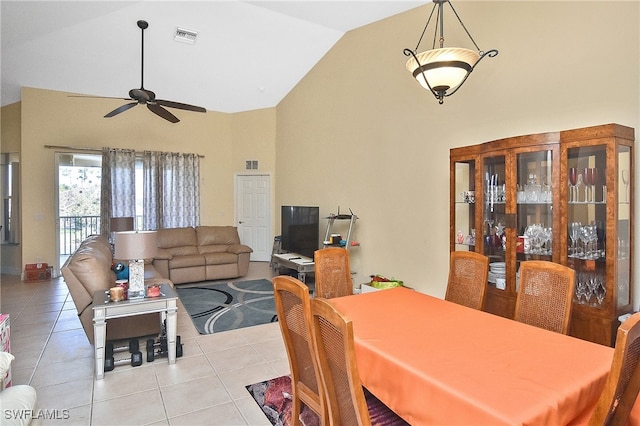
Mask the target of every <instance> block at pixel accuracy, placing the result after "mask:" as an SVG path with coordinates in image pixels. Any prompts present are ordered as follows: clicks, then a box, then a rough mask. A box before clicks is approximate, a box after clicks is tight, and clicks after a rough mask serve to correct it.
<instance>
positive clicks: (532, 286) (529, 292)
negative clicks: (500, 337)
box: [513, 260, 575, 334]
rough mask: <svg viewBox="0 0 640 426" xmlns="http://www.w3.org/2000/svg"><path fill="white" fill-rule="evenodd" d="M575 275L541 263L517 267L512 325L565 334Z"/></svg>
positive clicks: (561, 267) (550, 263) (536, 261)
mask: <svg viewBox="0 0 640 426" xmlns="http://www.w3.org/2000/svg"><path fill="white" fill-rule="evenodd" d="M574 287H575V271H574V270H573V269H571V268H569V267H568V266H564V265H560V264H558V263H554V262H548V261H544V260H528V261H525V262H521V263H520V289H519V291H518V295H517V298H516V309H515V315H514V318H513V319H515V320H516V321H519V322H523V323H525V324H530V325H534V326H536V327H540V328H544V329H547V330H550V331H555V332H557V333H562V334H567V333H568V332H569V321H570V319H571V308H572V305H573V303H572V300H573V290H574Z"/></svg>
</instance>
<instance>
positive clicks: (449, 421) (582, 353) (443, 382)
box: [329, 287, 640, 426]
mask: <svg viewBox="0 0 640 426" xmlns="http://www.w3.org/2000/svg"><path fill="white" fill-rule="evenodd" d="M329 302H330V303H331V304H332V305H333V306H335V307H336V309H337V310H338V311H340V312H341V313H342V314H344V315H345V316H346V317H348V318H349V319H351V320H352V322H353V332H354V341H355V350H356V360H357V365H358V371H359V375H360V379H361V381H362V384H363V386H364V387H366V388H367V389H368V390H369V391H370V392H371V393H373V394H374V395H375V396H376V397H377V398H378V399H380V401H382V402H383V403H384V404H385V405H387V406H388V407H389V408H391V409H392V410H393V411H394V412H396V413H397V414H398V415H399V416H400V417H402V418H403V419H404V420H406V421H407V422H408V423H410V424H412V425H492V426H493V425H578V424H587V423H588V420H589V418H590V416H591V413H592V412H593V410H594V408H595V404H596V402H597V400H598V398H599V396H600V394H601V392H602V390H603V388H604V384H605V381H606V378H607V376H608V373H609V370H610V368H611V361H612V359H613V348H611V347H608V346H603V345H599V344H596V343H593V342H589V341H586V340H581V339H578V338H575V337H571V336H567V335H564V334H560V333H555V332H551V331H548V330H544V329H541V328H537V327H534V326H531V325H527V324H524V323H520V322H517V321H514V320H512V319H509V318H503V317H500V316H497V315H493V314H490V313H487V312H483V311H479V310H475V309H471V308H468V307H465V306H461V305H458V304H455V303H453V302H449V301H446V300H443V299H440V298H437V297H434V296H430V295H427V294H425V293H422V292H419V291H416V290H412V289H409V288H404V287H398V288H392V289H386V290H380V291H375V292H370V293H366V294H354V295H351V296H345V297H339V298H333V299H329ZM638 406H639V404H637V403H636V406H635V407H634V409H633V412H632V415H631V419H630V424H639V423H640V422H638V420H639V419H640V409H638Z"/></svg>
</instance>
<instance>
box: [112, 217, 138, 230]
mask: <svg viewBox="0 0 640 426" xmlns="http://www.w3.org/2000/svg"><path fill="white" fill-rule="evenodd" d="M109 230H110V231H111V232H122V231H133V218H132V217H112V218H111V220H110V221H109Z"/></svg>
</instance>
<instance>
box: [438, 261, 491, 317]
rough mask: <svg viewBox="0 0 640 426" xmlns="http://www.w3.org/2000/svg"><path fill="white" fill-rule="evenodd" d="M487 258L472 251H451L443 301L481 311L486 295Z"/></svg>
mask: <svg viewBox="0 0 640 426" xmlns="http://www.w3.org/2000/svg"><path fill="white" fill-rule="evenodd" d="M488 278H489V258H488V257H487V256H485V255H482V254H480V253H476V252H474V251H452V252H451V255H450V256H449V281H448V283H447V292H446V293H445V296H444V298H445V300H448V301H450V302H454V303H457V304H459V305H463V306H467V307H469V308H473V309H477V310H480V311H481V310H482V309H483V308H484V300H485V296H486V294H487V279H488Z"/></svg>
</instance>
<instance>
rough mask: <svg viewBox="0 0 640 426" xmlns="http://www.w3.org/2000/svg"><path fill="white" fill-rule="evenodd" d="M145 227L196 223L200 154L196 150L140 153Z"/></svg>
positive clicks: (197, 217) (175, 226) (174, 226)
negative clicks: (142, 170) (190, 151)
mask: <svg viewBox="0 0 640 426" xmlns="http://www.w3.org/2000/svg"><path fill="white" fill-rule="evenodd" d="M143 158H144V194H145V195H144V209H145V214H144V217H145V228H146V229H159V228H177V227H184V226H198V225H199V224H200V158H199V157H198V155H197V154H179V153H171V152H145V153H144V157H143Z"/></svg>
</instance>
